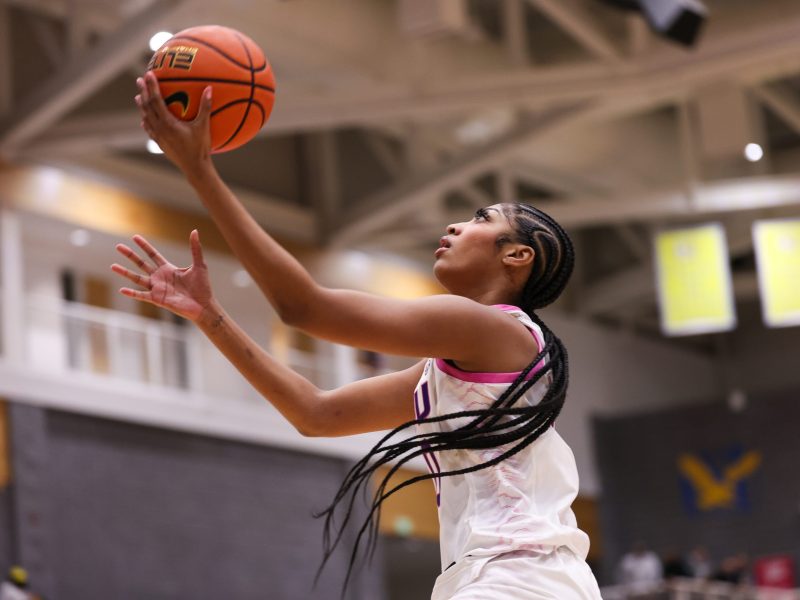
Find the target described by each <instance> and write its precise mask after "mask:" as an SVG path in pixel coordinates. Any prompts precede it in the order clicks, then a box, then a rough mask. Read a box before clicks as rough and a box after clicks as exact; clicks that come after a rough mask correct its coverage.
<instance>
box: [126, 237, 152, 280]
mask: <svg viewBox="0 0 800 600" xmlns="http://www.w3.org/2000/svg"><path fill="white" fill-rule="evenodd" d="M117 252H119V253H120V254H122V256H124V257H125V258H127V259H128V260H129V261H131V262H132V263H133V264H135V265H136V266H137V267H139V268H140V269H141V270H142V271H144V272H145V273H147V274H148V275H150V274H151V273H152V272H153V271H155V269H153V267H151V266H150V265H148V264H147V263H146V262H145V261H143V260H142V259H141V258H139V255H138V254H136V252H134V251H133V250H131V249H130V248H128V246H126V245H125V244H117Z"/></svg>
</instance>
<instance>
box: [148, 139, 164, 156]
mask: <svg viewBox="0 0 800 600" xmlns="http://www.w3.org/2000/svg"><path fill="white" fill-rule="evenodd" d="M147 151H148V152H149V153H150V154H164V151H163V150H162V149H161V146H159V145H158V144H156V143H155V142H154V141H153V140H147Z"/></svg>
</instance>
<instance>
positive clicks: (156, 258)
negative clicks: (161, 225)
mask: <svg viewBox="0 0 800 600" xmlns="http://www.w3.org/2000/svg"><path fill="white" fill-rule="evenodd" d="M133 241H134V242H136V244H137V245H138V246H139V248H141V249H142V250H144V251H145V252H146V253H147V256H149V257H150V259H151V260H152V261H153V262H154V263H155V264H156V265H157V266H159V267H161V266H163V265H165V264H167V259H166V258H164V257H163V256H161V253H160V252H159V251H158V250H156V249H155V246H153V245H152V244H151V243H150V242H148V241H147V240H146V239H144V238H143V237H142V236H140V235H138V234H137V235H134V236H133Z"/></svg>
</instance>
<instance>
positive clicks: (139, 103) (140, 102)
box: [133, 94, 147, 119]
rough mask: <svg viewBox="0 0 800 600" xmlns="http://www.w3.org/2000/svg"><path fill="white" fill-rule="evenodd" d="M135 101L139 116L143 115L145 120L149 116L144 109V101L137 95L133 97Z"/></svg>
mask: <svg viewBox="0 0 800 600" xmlns="http://www.w3.org/2000/svg"><path fill="white" fill-rule="evenodd" d="M133 101H134V102H135V103H136V108H138V109H139V114H140V115H142V118H143V119H144V118H145V117H146V116H147V111H146V110H145V109H144V100H142V95H141V94H136V95H135V96H134V97H133Z"/></svg>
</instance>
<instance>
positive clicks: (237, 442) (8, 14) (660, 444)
mask: <svg viewBox="0 0 800 600" xmlns="http://www.w3.org/2000/svg"><path fill="white" fill-rule="evenodd" d="M205 24H220V25H224V26H227V27H231V28H234V29H237V30H239V31H241V32H243V33H245V34H247V35H248V36H250V37H251V38H252V39H253V40H254V41H255V42H256V43H257V44H258V45H259V46H260V47H261V48H263V49H264V52H265V54H266V56H267V58H268V60H269V62H270V65H271V67H272V69H273V71H274V74H275V79H276V82H277V83H276V86H277V87H276V93H275V105H274V109H273V112H272V114H271V116H270V118H269V120H268V122H267V123H266V125H265V126H264V127H263V129H261V131H260V132H259V133H258V134H257V135H256V137H255V138H254V139H253V140H251V141H250V142H248V143H247V144H246V145H244V146H242V147H241V148H238V149H236V150H233V151H230V152H225V153H221V154H217V155H215V156H214V159H213V160H214V163H215V165H216V167H217V169H218V170H219V172H220V174H221V175H222V178H223V179H224V180H225V181H226V182H227V183H228V184H229V185H230V187H231V188H232V189H233V191H234V192H235V194H236V195H237V197H238V198H239V199H240V200H241V201H242V203H243V204H244V206H245V207H246V208H247V210H248V211H249V212H250V213H251V214H252V215H253V216H254V218H255V219H256V220H257V221H258V223H259V224H260V225H261V226H262V227H263V228H264V229H265V230H266V231H267V232H269V233H270V234H271V235H273V236H274V237H275V238H276V239H277V240H278V241H279V242H280V243H282V244H283V245H284V246H285V247H286V248H287V249H288V250H289V251H290V252H291V253H292V254H293V255H294V256H296V257H297V258H298V259H299V260H300V261H301V262H302V264H303V265H304V266H305V267H306V268H307V269H308V270H309V272H310V273H311V274H312V275H313V276H314V278H315V279H316V280H317V281H319V282H320V283H322V284H323V285H326V286H330V287H336V288H351V289H357V290H362V291H366V292H371V293H376V294H382V295H386V296H390V297H395V298H407V299H410V298H418V297H421V296H425V295H430V294H440V293H443V291H444V290H443V289H442V288H441V287H440V286H439V284H438V283H437V282H436V280H435V279H434V277H433V274H432V270H431V266H432V264H433V261H434V257H433V253H434V251H435V250H436V248H437V247H438V246H439V239H440V237H441V236H442V235H444V234H445V228H446V226H447V224H449V223H454V222H462V221H467V220H469V219H471V218H472V215H473V214H474V212H475V210H476V209H478V208H480V207H485V206H489V205H493V204H496V203H501V202H515V201H520V202H525V203H528V204H531V205H534V206H536V207H539V208H541V209H542V210H544V211H545V212H547V213H548V214H550V215H552V216H553V217H554V218H555V219H556V220H557V221H558V222H559V223H561V224H562V225H563V226H564V227H565V229H566V230H567V231H568V232H569V235H570V236H571V238H572V240H573V243H574V245H575V249H576V265H575V271H574V273H573V275H572V279H571V281H570V284H569V285H568V287H567V288H566V291H565V292H564V294H563V295H562V296H561V298H560V299H559V300H558V301H557V302H556V303H555V304H554V305H552V306H550V307H547V308H545V309H544V310H542V311H541V313H540V316H541V318H542V319H543V320H544V321H545V322H546V323H547V324H548V326H549V327H550V328H551V329H552V330H553V331H554V332H556V334H557V335H558V336H559V337H560V338H561V339H562V340H563V341H564V343H565V345H566V347H567V349H568V351H569V358H570V360H569V366H570V380H569V391H568V395H567V401H566V403H565V406H564V409H563V411H562V413H561V414H560V416H559V417H558V420H557V422H556V428H557V430H558V432H559V433H560V434H561V436H562V437H563V438H564V439H565V440H566V441H567V443H568V444H569V446H570V447H571V449H572V451H573V453H574V455H575V460H576V463H577V467H578V471H579V474H580V492H579V495H578V498H577V500H576V501H575V503H574V505H573V510H574V512H575V515H576V517H577V520H578V524H579V526H580V527H581V528H582V529H583V530H584V531H586V532H587V533H588V534H589V536H590V538H591V541H592V545H591V550H590V552H589V556H588V562H589V564H590V566H591V567H592V570H593V571H594V573H595V575H596V577H597V579H598V582H599V583H600V586H601V590H602V593H603V598H604V599H605V600H627V599H642V600H644V599H649V600H666V599H675V600H695V599H703V600H705V599H712V598H713V599H715V600H729V599H734V598H736V599H745V598H747V599H750V598H752V599H755V598H759V599H762V598H774V599H776V600H784V599H785V600H797V599H800V477H798V467H797V464H798V463H797V462H795V461H797V460H799V459H800V436H799V435H798V426H800V368H798V367H799V366H800V362H798V349H800V330H798V326H800V58H799V57H800V5H798V3H797V2H796V0H759V1H758V2H753V1H750V0H702V2H701V1H699V0H336V1H331V0H228V1H227V2H225V3H223V2H217V1H212V0H120V1H117V2H109V1H107V0H0V579H2V578H6V577H7V574H9V573H11V571H13V568H14V567H17V571H15V573H17V574H18V573H19V572H20V568H21V569H24V573H25V579H26V586H27V589H28V592H29V593H30V594H31V595H30V597H31V598H41V599H45V600H73V599H77V600H93V599H100V598H103V599H114V600H125V599H132V600H133V599H136V600H142V599H145V600H150V599H154V600H155V599H184V598H191V599H196V600H202V599H205V598H225V599H231V600H239V599H242V600H246V599H261V600H327V599H331V600H336V599H339V598H344V599H346V600H419V599H424V598H429V597H430V590H431V588H432V586H433V583H434V580H435V579H436V577H437V576H438V575H439V573H440V572H441V565H440V558H439V546H438V536H439V530H438V521H437V509H436V502H435V499H434V490H433V485H432V484H431V482H430V481H424V482H420V483H418V484H415V485H413V486H411V487H409V488H406V489H405V490H404V491H402V492H401V493H398V494H397V495H396V496H393V497H392V498H391V499H390V500H389V501H387V503H386V505H385V507H384V509H383V514H382V518H381V522H380V539H379V544H378V547H377V550H376V552H375V554H374V555H373V556H372V557H371V559H367V558H365V559H364V560H363V561H360V562H359V565H360V566H359V567H358V568H356V570H355V571H354V573H353V575H352V578H351V581H350V584H349V585H348V587H347V589H346V590H345V591H344V592H342V582H343V579H344V577H345V573H346V571H347V565H348V560H349V551H348V550H347V549H339V550H338V551H337V552H336V553H335V554H334V555H333V556H332V557H331V559H330V561H329V562H328V564H327V565H326V568H325V569H324V570H323V571H322V573H321V575H320V577H319V580H318V581H316V582H315V576H316V574H317V568H318V567H319V565H320V561H321V559H322V523H321V522H320V520H319V519H315V518H314V514H316V513H318V512H319V511H321V510H322V509H324V508H325V507H326V506H327V505H328V504H329V502H330V501H331V499H332V497H333V495H334V494H335V492H336V490H337V489H338V486H339V484H340V482H341V480H342V478H343V477H344V475H345V473H346V472H347V470H348V469H349V468H350V466H351V465H352V464H353V463H354V462H355V461H356V460H358V459H360V458H361V457H362V456H363V455H364V454H365V453H366V452H367V451H368V450H369V449H370V448H371V447H372V445H373V444H375V443H376V442H377V441H378V440H379V439H380V438H381V436H382V434H381V433H380V432H376V433H372V434H364V435H358V436H352V437H341V438H314V437H304V436H303V435H301V434H300V433H299V432H298V431H296V430H295V429H294V428H293V427H292V426H291V425H290V424H289V423H288V422H287V421H285V420H284V419H283V418H282V417H281V416H280V414H279V413H278V412H277V411H276V410H275V409H274V408H272V406H271V405H270V404H269V403H267V402H266V401H265V400H264V399H263V398H262V397H260V396H259V394H258V393H257V392H256V391H255V390H254V389H253V388H252V387H250V385H249V384H248V383H247V381H246V380H245V379H244V378H243V377H242V376H241V375H239V373H238V372H237V371H236V370H235V369H234V368H233V367H232V366H231V365H230V364H229V363H228V362H227V361H226V360H225V358H224V357H223V356H222V355H221V354H220V353H219V352H218V351H217V350H216V349H215V348H214V346H213V345H212V344H211V343H210V342H209V341H208V340H207V339H206V338H205V337H204V336H203V334H202V333H201V332H200V331H199V330H198V329H197V328H195V327H193V326H192V324H191V323H189V322H187V321H185V320H183V319H180V318H177V317H174V316H172V315H171V314H170V313H168V312H166V311H163V310H161V309H157V308H155V307H153V306H150V305H146V304H141V303H137V302H135V301H134V300H132V299H130V298H127V297H124V296H122V295H120V294H119V293H118V292H117V290H118V288H119V287H120V282H119V281H118V279H119V278H118V277H116V276H115V275H114V274H113V273H112V272H111V271H110V269H109V266H110V264H111V263H112V262H115V261H117V260H119V259H118V256H117V254H116V252H115V250H114V247H115V245H116V244H117V243H119V242H126V243H130V239H131V236H132V235H133V234H136V233H138V234H141V235H144V236H145V237H147V238H148V239H150V240H152V241H153V242H154V243H156V244H157V245H158V247H159V248H160V249H161V250H162V252H164V254H165V255H168V256H169V257H170V258H171V260H173V261H174V262H175V263H176V264H179V265H183V264H187V265H188V264H190V263H191V254H190V250H189V243H188V240H189V233H190V231H191V230H192V229H195V228H197V229H198V230H199V232H200V235H201V237H202V240H203V245H204V249H205V253H206V260H207V262H208V265H209V271H210V275H211V279H212V283H213V286H214V290H215V294H216V296H217V298H218V299H219V301H220V302H221V304H222V305H223V306H224V307H225V308H226V310H227V311H228V312H229V313H230V314H231V315H232V316H233V317H234V318H235V320H236V321H237V322H238V323H240V324H241V325H242V327H243V328H244V329H245V330H246V331H247V332H248V333H249V334H250V335H252V336H253V337H254V338H255V339H256V341H257V342H258V343H259V344H260V345H262V346H263V347H264V348H266V349H267V350H268V351H269V352H270V353H271V354H272V355H273V356H275V357H276V358H278V359H279V360H280V361H281V362H283V363H284V364H287V365H289V366H290V367H292V368H293V369H295V370H296V371H298V372H299V373H301V374H302V375H304V376H305V377H307V378H308V379H309V380H311V381H312V382H313V383H314V384H315V385H317V386H319V387H321V388H324V389H330V388H334V387H337V386H340V385H344V384H347V383H349V382H352V381H355V380H358V379H361V378H364V377H369V376H372V375H376V374H380V373H386V372H390V371H393V370H397V369H404V368H406V367H408V366H409V365H411V364H413V363H414V362H415V361H416V359H415V358H409V357H397V356H388V355H381V354H376V353H374V352H369V351H366V350H362V349H358V348H350V347H346V346H341V345H337V344H333V343H329V342H325V341H320V340H317V339H314V338H311V337H309V336H307V335H305V334H303V333H302V332H300V331H298V330H295V329H292V328H291V327H288V326H286V325H285V324H284V323H282V322H281V320H280V319H279V318H278V317H277V315H276V314H275V312H274V311H273V310H272V308H271V307H270V305H269V304H268V303H267V301H266V300H265V299H264V297H263V296H262V295H261V293H260V291H259V289H258V288H257V286H256V285H255V284H254V282H253V280H252V278H251V277H250V276H249V275H248V273H247V272H246V271H245V270H244V269H243V267H242V266H241V265H240V264H239V262H237V260H236V258H235V257H234V255H233V254H232V252H231V250H230V249H229V248H228V246H227V245H226V243H225V241H224V239H223V238H222V236H221V235H220V233H219V231H218V230H217V229H216V227H215V225H214V224H213V223H212V221H211V220H210V218H209V216H208V214H207V213H206V212H205V210H204V208H203V206H202V205H201V203H200V202H199V201H198V199H197V197H196V195H195V193H194V191H193V190H192V188H191V187H190V186H189V184H188V183H187V182H186V180H185V179H184V177H183V176H182V175H181V173H180V172H179V171H178V169H177V168H175V167H174V166H173V165H172V164H170V163H169V161H168V160H167V159H166V158H165V157H164V156H163V154H160V153H159V152H158V148H157V146H156V147H153V145H152V144H148V137H147V135H146V134H145V132H144V131H143V130H142V128H141V126H140V115H139V112H138V111H137V108H136V106H135V104H134V101H133V98H134V96H135V95H136V93H137V89H136V85H135V80H136V78H137V77H139V76H141V75H142V74H143V73H144V72H145V69H146V68H147V65H148V61H149V60H150V57H151V56H152V54H153V51H154V49H156V48H157V47H158V45H156V46H155V48H151V46H150V44H151V38H152V37H153V36H154V35H155V34H156V33H158V32H167V33H168V34H171V33H175V32H177V31H180V30H182V29H185V28H187V27H192V26H195V25H205ZM411 401H412V399H411V398H409V402H411ZM412 465H413V466H412V467H411V468H408V469H404V470H403V471H402V473H403V474H404V476H406V477H410V476H414V475H416V474H418V473H421V472H424V471H425V464H424V462H422V461H418V462H414V463H412ZM354 535H355V531H350V530H348V531H347V532H346V535H345V539H346V540H347V539H350V538H352V536H354ZM348 536H349V537H348ZM648 561H649V563H648V564H650V565H657V569H656V571H657V573H653V574H652V576H649V575H648V576H644V575H642V571H643V570H646V569H640V568H638V567H637V565H638V566H639V567H641V565H642V564H644V563H647V562H648ZM9 577H10V575H9ZM342 594H344V595H342ZM563 600H569V599H563Z"/></svg>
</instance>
